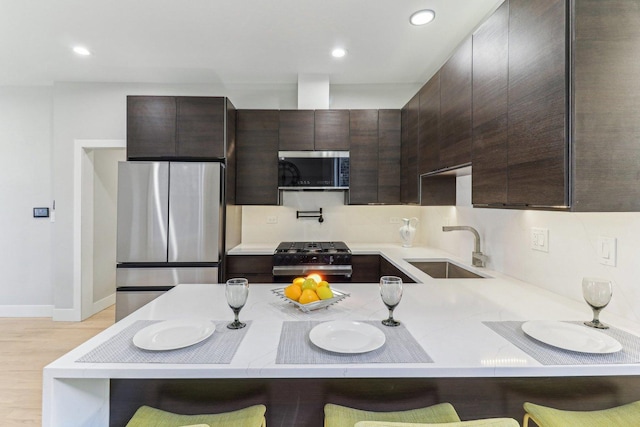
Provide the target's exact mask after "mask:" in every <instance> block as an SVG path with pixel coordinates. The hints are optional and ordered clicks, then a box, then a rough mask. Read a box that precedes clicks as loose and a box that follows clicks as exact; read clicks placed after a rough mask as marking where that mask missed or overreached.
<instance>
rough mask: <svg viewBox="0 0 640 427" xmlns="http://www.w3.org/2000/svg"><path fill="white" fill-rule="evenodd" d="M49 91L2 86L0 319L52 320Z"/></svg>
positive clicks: (0, 130) (47, 89)
mask: <svg viewBox="0 0 640 427" xmlns="http://www.w3.org/2000/svg"><path fill="white" fill-rule="evenodd" d="M51 108H52V105H51V88H48V87H0V152H1V153H2V155H1V156H0V223H1V224H2V234H1V237H0V271H1V272H2V274H0V316H20V315H31V316H50V315H51V300H52V280H51V251H52V249H53V250H55V248H54V247H52V239H51V229H52V227H53V225H54V224H52V223H51V222H50V221H49V219H48V218H46V219H36V218H33V210H32V209H33V208H34V207H51V200H52V193H51V112H52V109H51Z"/></svg>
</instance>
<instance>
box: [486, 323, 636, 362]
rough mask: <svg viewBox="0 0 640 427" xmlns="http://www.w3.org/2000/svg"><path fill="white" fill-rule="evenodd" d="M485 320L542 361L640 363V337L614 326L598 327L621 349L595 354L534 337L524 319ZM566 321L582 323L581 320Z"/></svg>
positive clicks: (492, 328) (504, 336) (500, 333)
mask: <svg viewBox="0 0 640 427" xmlns="http://www.w3.org/2000/svg"><path fill="white" fill-rule="evenodd" d="M482 323H484V324H485V325H486V326H487V327H489V328H490V329H491V330H493V331H494V332H496V333H498V334H499V335H500V336H502V337H503V338H505V339H506V340H507V341H509V342H510V343H511V344H513V345H515V346H516V347H518V348H519V349H520V350H522V351H524V352H525V353H527V354H528V355H530V356H531V357H533V358H534V359H536V360H537V361H538V362H540V363H541V364H543V365H602V364H620V363H640V337H637V336H635V335H633V334H630V333H628V332H625V331H622V330H620V329H617V328H614V327H610V328H609V329H599V330H598V331H600V332H602V333H604V334H607V335H609V336H611V337H612V338H615V339H616V340H618V342H620V344H622V350H620V351H618V352H616V353H607V354H597V353H595V354H594V353H581V352H576V351H570V350H564V349H561V348H558V347H554V346H552V345H548V344H545V343H543V342H541V341H538V340H536V339H534V338H531V337H530V336H528V335H527V334H525V333H524V331H523V330H522V324H523V323H524V322H522V321H495V322H482ZM567 323H574V324H578V325H581V324H582V322H567ZM586 327H587V326H585V328H586Z"/></svg>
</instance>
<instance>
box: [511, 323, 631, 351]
mask: <svg viewBox="0 0 640 427" xmlns="http://www.w3.org/2000/svg"><path fill="white" fill-rule="evenodd" d="M522 330H523V331H524V333H525V334H527V335H529V336H530V337H532V338H535V339H537V340H538V341H542V342H543V343H545V344H549V345H552V346H554V347H558V348H562V349H565V350H571V351H578V352H581V353H615V352H617V351H620V350H622V344H620V343H619V342H618V341H617V340H615V339H614V338H612V337H610V336H609V335H607V334H604V333H602V332H600V331H597V330H595V329H592V328H590V327H588V326H583V325H576V324H575V323H566V322H559V321H555V320H532V321H530V322H525V323H523V324H522Z"/></svg>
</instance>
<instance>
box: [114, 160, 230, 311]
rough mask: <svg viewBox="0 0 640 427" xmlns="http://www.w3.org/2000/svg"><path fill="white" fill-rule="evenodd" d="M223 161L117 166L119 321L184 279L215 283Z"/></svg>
mask: <svg viewBox="0 0 640 427" xmlns="http://www.w3.org/2000/svg"><path fill="white" fill-rule="evenodd" d="M223 183H224V165H223V164H222V163H219V162H145V161H127V162H120V163H119V164H118V236H117V249H116V261H117V263H118V264H117V266H116V267H117V268H116V320H120V319H121V318H123V317H124V316H126V315H128V314H129V313H131V312H132V311H134V310H136V309H137V308H139V307H140V306H142V305H144V304H146V303H147V302H149V301H150V300H151V299H153V298H155V297H157V296H158V295H159V294H160V293H162V292H163V291H166V290H167V289H170V288H171V287H172V286H175V285H177V284H181V283H218V282H219V280H220V274H221V272H220V268H221V265H222V252H224V226H223V218H224V191H223V188H224V187H223Z"/></svg>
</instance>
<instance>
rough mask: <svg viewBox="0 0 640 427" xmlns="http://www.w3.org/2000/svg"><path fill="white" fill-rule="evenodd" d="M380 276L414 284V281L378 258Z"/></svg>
mask: <svg viewBox="0 0 640 427" xmlns="http://www.w3.org/2000/svg"><path fill="white" fill-rule="evenodd" d="M380 276H397V277H399V278H401V279H402V282H403V283H416V281H415V280H413V279H412V278H411V277H409V276H407V275H406V274H405V273H404V272H403V271H402V270H400V269H399V268H398V267H396V266H395V265H393V264H391V263H390V262H389V261H387V259H386V258H384V257H382V256H381V257H380Z"/></svg>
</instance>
